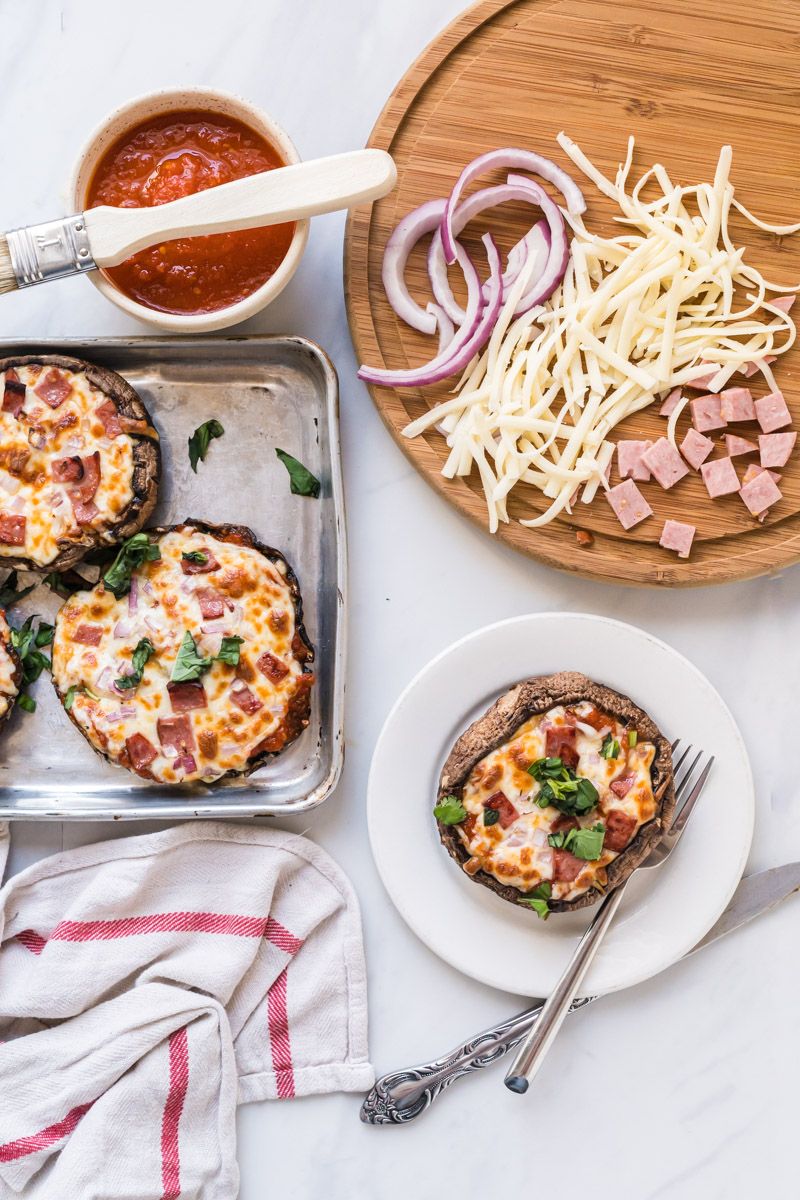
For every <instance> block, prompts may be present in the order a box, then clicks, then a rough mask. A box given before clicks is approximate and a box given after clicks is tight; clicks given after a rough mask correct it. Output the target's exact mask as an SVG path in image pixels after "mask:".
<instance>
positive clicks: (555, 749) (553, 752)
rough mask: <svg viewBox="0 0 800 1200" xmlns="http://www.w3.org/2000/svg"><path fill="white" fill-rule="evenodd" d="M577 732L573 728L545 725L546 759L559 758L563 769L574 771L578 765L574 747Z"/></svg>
mask: <svg viewBox="0 0 800 1200" xmlns="http://www.w3.org/2000/svg"><path fill="white" fill-rule="evenodd" d="M576 737H577V730H576V729H575V727H574V726H572V728H568V727H567V726H565V725H547V726H546V727H545V731H544V739H545V746H544V752H545V754H546V755H547V757H548V758H560V759H561V761H562V762H563V764H564V766H565V767H571V768H572V770H573V771H574V770H575V768H576V767H577V765H578V749H577V746H576V745H575V739H576Z"/></svg>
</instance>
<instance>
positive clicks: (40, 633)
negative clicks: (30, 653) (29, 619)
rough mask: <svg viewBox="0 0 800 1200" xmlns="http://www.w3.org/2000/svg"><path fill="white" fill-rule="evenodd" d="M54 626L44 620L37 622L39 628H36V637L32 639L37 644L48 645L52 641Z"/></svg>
mask: <svg viewBox="0 0 800 1200" xmlns="http://www.w3.org/2000/svg"><path fill="white" fill-rule="evenodd" d="M54 634H55V627H54V626H53V625H48V623H47V622H46V621H40V622H39V628H38V629H37V630H36V637H35V638H34V639H33V640H34V644H35V645H37V646H50V645H52V642H53V635H54Z"/></svg>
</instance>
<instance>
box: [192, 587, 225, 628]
mask: <svg viewBox="0 0 800 1200" xmlns="http://www.w3.org/2000/svg"><path fill="white" fill-rule="evenodd" d="M195 596H196V597H197V599H198V601H199V603H200V612H201V614H202V617H203V620H204V621H216V620H218V619H219V617H221V616H223V615H224V613H225V601H224V600H223V598H222V596H220V594H219V592H215V591H214V589H213V588H198V589H197V591H196V592H195Z"/></svg>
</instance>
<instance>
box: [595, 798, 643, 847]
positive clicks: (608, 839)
mask: <svg viewBox="0 0 800 1200" xmlns="http://www.w3.org/2000/svg"><path fill="white" fill-rule="evenodd" d="M635 828H636V817H634V816H631V814H630V813H626V812H623V811H622V809H621V808H612V809H610V810H609V812H608V813H607V814H606V835H605V837H604V838H603V849H604V850H615V851H617V852H619V851H620V850H624V849H625V847H626V846H627V844H628V842H629V841H630V840H631V838H632V837H633V831H634V829H635Z"/></svg>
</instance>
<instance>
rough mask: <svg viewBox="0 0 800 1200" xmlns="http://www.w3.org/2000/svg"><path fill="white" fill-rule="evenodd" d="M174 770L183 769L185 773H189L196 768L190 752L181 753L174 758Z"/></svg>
mask: <svg viewBox="0 0 800 1200" xmlns="http://www.w3.org/2000/svg"><path fill="white" fill-rule="evenodd" d="M175 770H176V771H183V772H184V774H185V775H191V774H192V772H193V771H196V770H197V763H196V762H195V759H194V756H193V755H192V754H181V755H180V756H179V757H178V758H176V759H175Z"/></svg>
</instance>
